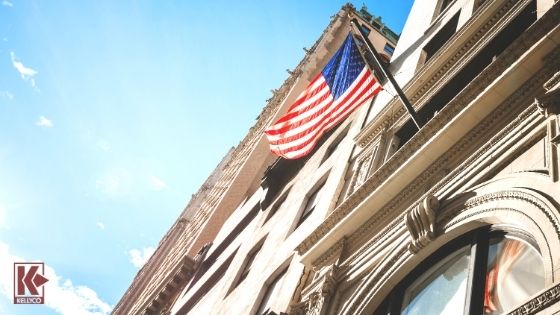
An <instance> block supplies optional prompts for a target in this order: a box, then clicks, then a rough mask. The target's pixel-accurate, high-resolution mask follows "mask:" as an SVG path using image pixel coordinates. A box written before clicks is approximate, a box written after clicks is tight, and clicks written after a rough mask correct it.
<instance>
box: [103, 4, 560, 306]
mask: <svg viewBox="0 0 560 315" xmlns="http://www.w3.org/2000/svg"><path fill="white" fill-rule="evenodd" d="M352 17H357V18H359V19H360V21H361V23H363V24H364V25H365V26H368V27H370V28H372V30H373V31H372V33H375V35H369V37H370V38H372V39H377V40H379V38H381V39H383V40H386V41H387V42H389V43H391V39H390V37H391V36H389V35H390V34H389V33H384V32H383V31H382V28H380V29H376V22H378V20H376V19H375V17H371V16H368V14H366V13H365V12H363V11H356V10H355V9H354V8H353V7H351V6H345V7H343V9H342V10H341V11H340V12H339V13H338V14H337V15H335V16H333V18H332V20H331V23H330V25H329V26H328V27H327V29H326V30H325V31H324V33H323V35H322V36H321V37H320V38H319V39H318V40H317V42H316V43H315V45H314V46H313V47H312V48H311V49H309V50H308V53H307V55H306V57H305V58H304V60H302V61H301V63H300V64H299V65H298V67H297V68H296V69H295V70H294V71H292V72H291V76H290V78H289V79H287V80H286V82H285V83H284V85H282V87H280V88H279V89H278V90H277V91H276V92H275V95H274V97H273V98H272V99H271V100H270V101H269V104H268V105H267V106H266V107H265V109H264V111H263V113H262V114H261V116H260V117H259V119H258V122H257V124H256V126H255V127H253V128H252V129H251V131H250V132H249V135H248V136H247V137H246V138H245V139H244V140H243V141H242V143H241V144H240V146H239V147H238V148H236V149H235V150H234V151H233V152H232V153H231V154H230V156H229V157H227V158H226V160H227V162H225V164H223V165H221V166H220V167H218V170H217V173H219V174H221V175H220V176H216V177H211V178H210V179H209V186H208V187H210V188H208V189H210V190H214V191H215V190H218V189H219V188H220V187H222V188H220V189H221V190H219V191H220V193H219V194H215V195H213V196H214V199H211V198H210V197H208V196H202V195H199V197H200V196H202V197H201V199H200V200H202V201H200V202H197V203H196V205H195V203H193V201H191V204H193V205H195V206H193V207H192V210H191V211H190V212H189V211H186V212H189V213H190V214H189V215H186V214H185V213H184V214H183V215H182V217H181V218H180V219H179V220H178V223H177V224H176V225H174V227H172V229H171V230H170V232H169V233H168V236H166V238H164V240H162V242H161V243H160V247H159V248H158V251H157V252H156V255H154V257H153V258H152V259H150V261H149V262H148V264H147V265H146V266H145V267H144V268H143V269H142V270H141V271H140V273H139V275H138V276H137V277H136V279H135V280H134V282H133V284H132V286H131V288H130V289H129V290H128V292H127V294H126V295H125V296H124V297H123V299H122V300H121V302H120V303H119V305H117V307H116V308H115V311H114V313H115V314H147V313H153V314H165V313H170V314H265V313H266V314H282V313H286V314H321V315H326V314H374V312H375V314H381V313H380V312H381V311H380V310H381V307H383V305H385V303H386V301H387V299H388V297H389V296H390V295H391V294H392V292H393V291H394V290H395V289H396V288H397V287H399V286H400V285H401V284H402V283H403V281H404V280H405V279H406V278H407V277H410V276H411V275H413V274H414V273H415V272H416V271H415V270H416V269H417V267H418V266H419V265H421V264H422V263H423V262H425V261H426V260H427V259H429V258H430V257H432V256H433V255H434V254H435V253H437V252H438V251H439V250H440V249H441V248H443V247H445V246H446V244H449V243H451V242H453V241H454V240H456V239H459V238H461V237H462V236H463V235H467V234H468V233H471V231H475V230H477V229H479V228H483V227H485V228H491V229H496V230H515V231H516V233H518V234H520V235H523V237H526V238H527V239H530V240H531V242H532V243H533V244H535V248H537V249H538V252H539V255H540V257H541V258H542V264H543V270H544V271H543V272H544V282H545V283H544V287H543V288H542V290H541V291H540V292H538V293H537V294H535V295H533V296H531V297H529V298H527V299H525V300H522V301H518V302H519V303H518V306H517V307H514V308H512V309H508V310H506V311H507V312H510V313H511V314H535V313H539V312H540V313H542V314H556V313H560V303H559V302H560V294H559V292H560V289H559V280H558V279H559V278H560V267H559V266H560V213H559V210H560V182H559V176H560V171H559V167H560V165H559V164H560V159H559V157H560V147H559V146H560V135H559V134H560V110H559V108H560V107H559V106H560V105H559V104H560V48H559V44H560V26H559V22H560V4H559V3H558V2H557V1H553V0H516V1H513V0H494V1H492V0H486V1H481V0H455V1H444V0H423V1H416V2H415V4H414V5H413V7H412V11H411V13H410V15H409V19H408V21H407V23H406V25H405V29H404V30H403V33H402V35H401V38H400V40H399V44H398V45H397V47H396V49H395V52H394V55H393V56H392V59H391V66H390V69H391V71H392V72H393V73H394V74H395V79H396V80H397V81H398V82H399V84H400V85H401V87H402V88H403V90H404V92H405V94H406V95H407V96H408V97H409V99H410V101H411V102H412V104H413V106H414V107H415V109H416V111H417V112H418V114H419V116H420V117H421V119H422V123H423V126H422V128H421V129H420V130H415V129H414V128H413V126H412V125H411V122H410V119H409V117H408V115H407V114H406V112H405V110H404V109H403V107H402V104H401V103H400V101H399V100H398V99H396V98H394V97H393V96H392V95H394V94H395V93H393V91H392V89H391V87H390V86H387V85H386V86H385V88H386V92H382V93H380V94H379V95H378V96H377V97H376V98H375V100H374V101H373V102H372V104H371V105H369V106H368V105H366V106H362V107H361V108H360V109H359V110H357V111H356V112H354V113H353V114H352V115H351V116H350V117H349V118H348V119H347V120H346V121H344V122H343V123H342V124H341V125H340V126H339V127H336V128H335V129H334V131H333V132H332V133H331V134H330V135H328V136H327V137H326V138H325V140H324V143H322V145H321V146H320V147H318V148H317V149H316V150H315V152H313V153H312V155H311V156H310V157H308V158H306V159H304V160H302V161H299V162H286V161H283V162H278V161H275V158H274V157H272V156H271V155H270V153H268V151H267V145H266V142H265V141H264V138H263V136H262V130H263V129H264V127H265V126H267V125H269V124H270V123H271V122H272V121H274V120H275V119H276V118H278V117H279V116H280V115H281V114H282V112H284V111H285V110H286V108H287V106H289V104H290V103H291V102H293V100H294V99H295V97H296V96H297V95H298V94H299V93H300V92H301V91H302V90H303V89H304V88H305V86H306V85H307V84H308V82H309V79H310V78H311V77H312V76H313V75H314V73H316V72H317V71H318V70H319V69H321V68H322V67H323V66H324V64H325V63H326V62H327V61H328V59H329V58H330V55H331V54H332V53H333V52H334V51H335V50H336V49H337V48H338V46H339V45H340V43H341V42H342V40H343V39H344V37H345V35H346V34H347V33H348V31H349V29H350V23H349V21H350V19H351V18H352ZM370 34H371V33H370ZM384 44H386V43H381V44H379V43H378V42H377V43H376V47H377V48H379V47H382V46H383V45H384ZM393 44H394V43H393ZM411 126H412V127H411ZM341 139H342V140H341ZM339 140H341V141H339ZM232 165H235V166H232ZM292 173H293V174H292ZM263 174H264V175H265V176H264V177H265V181H264V182H263V183H262V185H261V181H260V178H261V177H262V175H263ZM279 174H280V175H279ZM282 174H283V175H282ZM288 174H290V175H288ZM212 178H219V179H218V180H212ZM275 181H276V182H275ZM273 183H277V185H273ZM318 189H320V195H319V196H320V197H319V199H318V203H317V204H316V206H315V208H314V210H313V212H312V214H311V215H310V216H309V217H308V218H307V219H305V220H303V221H302V220H300V217H301V214H302V212H303V210H304V208H305V207H306V203H307V200H308V198H309V196H311V195H312V194H315V193H316V192H317V191H318ZM216 196H218V197H216ZM193 200H197V199H196V198H193ZM209 200H213V201H209ZM205 202H206V203H205ZM206 204H211V206H210V205H206ZM205 205H206V206H205ZM187 208H189V207H187ZM204 209H209V210H204ZM201 217H204V218H201ZM193 218H198V219H193ZM189 220H191V221H189ZM180 222H183V223H180ZM190 222H196V224H197V225H196V226H197V228H194V229H193V230H194V232H191V231H189V229H188V228H185V226H188V224H190ZM181 224H183V225H181ZM210 226H211V227H212V228H210ZM189 233H190V234H189ZM184 244H188V245H184ZM205 244H206V246H204V245H205ZM182 246H184V248H182V249H181V250H178V249H177V248H178V247H182ZM201 249H202V250H201ZM195 252H199V255H198V256H197V257H196V259H195V257H194V254H193V253H195ZM170 257H173V258H170ZM189 257H192V258H189ZM177 275H180V277H179V276H177ZM173 279H175V280H173ZM174 281H175V282H174ZM177 282H179V283H177ZM173 283H176V284H175V285H171V284H173ZM162 292H164V293H162ZM165 292H168V293H165ZM170 292H173V293H172V294H171V293H170ZM154 301H155V302H154ZM134 305H137V306H134ZM138 305H141V307H139V306H138ZM133 306H134V308H133ZM383 314H385V313H383ZM391 314H393V313H391Z"/></svg>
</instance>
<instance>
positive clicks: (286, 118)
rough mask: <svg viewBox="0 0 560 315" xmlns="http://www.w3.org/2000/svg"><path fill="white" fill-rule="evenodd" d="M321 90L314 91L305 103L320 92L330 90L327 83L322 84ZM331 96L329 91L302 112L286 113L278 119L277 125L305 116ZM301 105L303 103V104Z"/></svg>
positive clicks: (301, 110)
mask: <svg viewBox="0 0 560 315" xmlns="http://www.w3.org/2000/svg"><path fill="white" fill-rule="evenodd" d="M319 88H320V90H319V89H318V90H316V91H313V93H312V94H309V95H308V97H306V98H305V100H304V101H308V100H309V99H310V98H312V97H313V96H315V95H316V94H317V93H318V92H320V91H322V90H323V89H324V88H327V89H328V87H327V82H325V83H323V84H321V85H320V86H319ZM329 96H330V93H329V92H328V91H327V93H325V95H323V96H322V97H320V98H318V99H317V100H316V101H315V102H313V103H310V104H309V105H307V106H306V107H304V108H302V109H300V110H296V111H291V112H288V113H286V115H284V116H282V117H281V118H280V119H278V121H277V122H276V124H275V125H277V124H279V123H283V122H286V121H289V120H291V119H292V118H295V117H297V116H299V115H302V114H304V113H305V112H307V111H309V110H311V109H313V108H314V107H315V106H317V105H318V104H320V103H321V102H323V101H324V100H325V99H327V98H328V97H329ZM301 103H303V102H301ZM299 105H301V104H299Z"/></svg>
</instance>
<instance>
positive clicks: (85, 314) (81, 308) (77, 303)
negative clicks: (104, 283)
mask: <svg viewBox="0 0 560 315" xmlns="http://www.w3.org/2000/svg"><path fill="white" fill-rule="evenodd" d="M25 261H26V260H25V259H23V258H21V257H18V256H16V255H14V254H12V253H11V252H10V248H9V246H8V244H6V243H3V242H0V270H4V271H6V270H10V271H11V270H13V266H14V265H13V264H14V262H25ZM12 273H13V272H9V271H8V272H0V295H3V296H4V297H5V298H7V299H9V300H11V299H12V298H13V292H14V291H13V290H14V289H13V285H14V278H13V274H12ZM45 277H46V278H47V279H49V282H47V283H46V284H45V306H46V307H48V308H50V309H52V310H53V311H55V312H57V313H59V314H62V315H74V314H80V315H94V314H95V315H103V314H109V312H110V311H111V306H110V305H109V304H107V303H106V302H104V301H103V300H101V298H99V296H97V293H96V292H95V291H94V290H92V289H91V288H89V287H87V286H84V285H74V284H73V283H72V281H71V280H70V279H63V278H62V277H61V276H59V275H57V274H56V272H55V271H54V269H52V268H51V267H49V266H47V265H45Z"/></svg>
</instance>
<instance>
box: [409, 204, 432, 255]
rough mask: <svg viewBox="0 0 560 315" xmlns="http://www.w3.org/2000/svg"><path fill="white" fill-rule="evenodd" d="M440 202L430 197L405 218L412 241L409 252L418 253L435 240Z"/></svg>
mask: <svg viewBox="0 0 560 315" xmlns="http://www.w3.org/2000/svg"><path fill="white" fill-rule="evenodd" d="M438 208H439V200H438V199H437V198H436V197H434V196H432V195H428V196H427V197H426V198H424V200H422V201H421V202H420V203H419V204H418V205H417V206H415V207H414V208H412V210H411V211H410V212H409V213H407V214H406V216H405V217H404V220H405V224H406V227H407V228H408V232H410V236H411V237H412V241H411V242H410V244H409V245H408V250H410V252H412V253H414V254H415V253H417V252H418V251H419V250H420V249H422V248H424V247H425V246H426V245H427V244H428V243H429V242H431V241H432V240H433V239H434V238H435V224H436V211H437V209H438Z"/></svg>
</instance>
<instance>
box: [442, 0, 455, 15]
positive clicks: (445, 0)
mask: <svg viewBox="0 0 560 315" xmlns="http://www.w3.org/2000/svg"><path fill="white" fill-rule="evenodd" d="M453 1H454V0H442V1H441V5H440V7H439V13H441V12H443V11H445V9H447V7H448V6H449V5H450V4H451V3H452V2H453Z"/></svg>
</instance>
